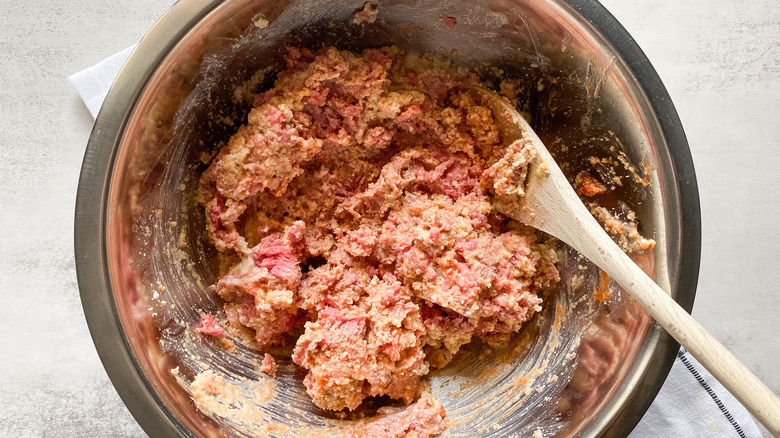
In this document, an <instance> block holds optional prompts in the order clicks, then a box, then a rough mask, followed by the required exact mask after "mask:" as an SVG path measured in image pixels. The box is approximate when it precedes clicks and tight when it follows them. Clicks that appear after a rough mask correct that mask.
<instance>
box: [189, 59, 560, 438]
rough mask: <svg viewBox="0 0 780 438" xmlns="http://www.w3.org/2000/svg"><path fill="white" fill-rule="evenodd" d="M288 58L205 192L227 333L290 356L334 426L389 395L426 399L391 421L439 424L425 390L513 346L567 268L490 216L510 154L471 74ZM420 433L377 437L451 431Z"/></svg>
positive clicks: (408, 63) (433, 63)
mask: <svg viewBox="0 0 780 438" xmlns="http://www.w3.org/2000/svg"><path fill="white" fill-rule="evenodd" d="M285 59H286V68H285V69H284V70H283V71H281V72H280V73H279V75H278V79H277V81H276V83H275V86H274V87H273V88H272V89H271V90H270V91H266V92H264V93H261V94H259V95H258V96H257V97H256V98H255V101H254V108H253V109H252V111H251V112H250V114H249V117H248V123H247V124H245V125H244V126H242V127H241V128H239V129H238V132H237V133H236V134H235V135H234V136H233V137H232V138H231V139H230V141H229V142H228V144H227V145H226V146H224V147H223V148H222V150H221V151H220V152H219V154H218V155H217V156H216V157H215V159H214V160H213V162H212V163H211V165H210V166H209V168H208V169H207V170H206V171H205V172H204V174H203V176H202V178H201V186H200V199H201V203H202V204H203V206H204V207H205V210H206V218H207V224H208V225H207V231H208V234H209V236H210V237H211V239H213V241H214V245H215V247H216V249H217V250H218V251H219V252H220V253H221V255H222V261H223V266H224V270H223V275H222V277H221V279H220V280H219V282H218V283H217V285H216V290H217V293H218V294H219V295H220V296H221V297H222V298H223V299H224V300H225V305H224V310H225V313H226V316H227V324H229V325H230V327H232V328H240V329H241V330H244V331H245V332H247V333H251V334H252V335H253V336H254V338H255V339H256V341H257V344H258V345H259V346H260V347H265V346H270V345H275V344H282V343H284V342H286V341H292V342H295V349H294V353H293V361H294V362H295V363H296V364H298V365H300V366H301V367H303V368H305V369H306V370H308V374H307V375H306V377H305V379H304V383H305V385H306V389H307V391H308V393H309V394H310V395H311V397H312V399H313V401H314V403H316V404H317V405H318V406H320V407H321V408H323V409H329V410H341V409H345V408H346V409H355V408H357V407H358V406H359V405H360V404H361V402H362V401H363V400H364V399H365V398H366V397H370V396H381V395H386V396H389V397H391V398H395V399H402V400H404V401H405V402H406V403H407V404H411V403H414V402H415V400H417V402H416V403H415V404H413V405H411V406H413V407H410V408H408V409H407V410H405V411H402V412H400V413H396V414H394V415H393V416H390V417H388V418H394V417H395V416H397V417H398V418H416V417H420V416H426V415H427V416H429V417H430V415H432V414H431V412H434V413H435V414H436V415H433V416H432V417H430V418H428V417H426V418H427V419H426V420H425V421H426V422H428V423H430V424H438V425H441V424H443V423H442V422H441V421H442V420H441V417H443V415H444V413H443V411H442V410H441V406H440V405H438V403H436V402H435V401H431V400H429V399H428V398H426V397H430V395H421V394H424V393H422V392H421V383H422V379H423V378H424V377H425V375H426V374H427V373H428V372H429V370H430V369H432V368H438V367H442V366H444V365H446V364H447V362H449V361H450V360H451V359H452V357H453V355H454V354H456V353H457V352H458V350H459V349H460V348H461V346H463V345H464V344H466V343H468V342H470V341H472V340H473V339H475V338H481V339H483V340H486V341H488V342H490V343H500V342H502V341H505V340H506V339H508V337H509V335H511V333H513V332H515V331H517V330H518V329H519V328H520V327H521V326H522V325H523V323H524V322H526V321H527V320H528V319H529V318H530V317H531V316H532V314H533V313H534V312H535V311H537V310H539V308H540V307H539V306H540V304H541V299H540V297H539V292H540V291H541V290H542V289H544V288H546V287H549V286H551V285H552V284H554V283H555V282H557V281H558V272H557V270H556V268H555V262H556V258H555V253H554V252H553V251H552V250H551V249H550V248H549V247H548V246H546V245H542V244H540V243H538V242H537V238H536V236H535V235H534V233H533V232H532V231H529V230H528V229H527V228H525V227H523V226H521V225H520V224H518V223H516V222H514V221H511V220H509V219H507V218H506V217H503V216H502V215H500V214H499V213H498V212H496V211H495V210H494V209H493V208H492V206H491V203H490V201H489V195H490V193H489V192H488V187H493V186H494V185H493V181H492V178H493V177H494V176H495V174H496V173H497V172H496V171H495V170H493V171H491V170H490V169H491V166H493V165H495V164H496V163H498V162H499V161H500V159H501V158H502V157H503V156H504V153H505V152H506V148H504V147H502V146H501V143H500V140H501V139H500V135H499V131H498V129H497V127H496V125H495V123H494V120H493V117H492V113H491V111H490V109H489V108H487V107H485V106H481V105H479V103H478V102H475V100H474V98H473V97H472V96H471V95H470V94H469V93H468V92H467V91H465V90H463V89H462V88H461V87H462V86H463V85H469V84H472V85H473V84H477V83H478V79H477V77H476V76H475V75H473V74H472V73H470V72H468V71H467V70H464V69H459V68H455V67H453V66H452V65H450V64H449V63H448V62H446V61H444V60H442V59H440V58H437V57H434V56H430V55H418V54H412V53H402V52H401V51H399V50H398V49H396V48H393V47H386V48H382V49H369V50H366V51H364V52H363V53H361V54H355V53H351V52H346V51H338V50H336V49H334V48H324V49H321V50H318V51H310V50H308V49H298V48H289V49H288V52H287V55H286V58H285ZM296 329H303V334H302V335H301V336H300V337H299V338H298V339H297V340H295V339H292V338H291V337H290V335H291V334H292V333H293V332H294V331H295V330H296ZM420 400H422V402H421V401H420ZM432 406H433V407H434V408H435V409H429V408H431V407H432ZM429 414H430V415H429ZM434 417H435V418H434ZM429 420H430V421H429ZM421 421H422V420H421ZM390 423H393V424H390ZM426 424H427V423H426ZM377 427H380V428H385V426H382V425H379V426H377ZM414 427H416V426H414V425H409V424H407V425H406V426H404V425H403V422H399V423H398V424H396V422H395V421H389V422H388V425H387V428H392V429H393V430H396V428H403V431H401V429H398V430H399V431H398V432H392V433H389V432H387V433H385V435H381V434H380V435H371V436H393V437H396V436H397V437H401V436H430V435H433V434H438V433H439V432H440V430H439V426H436V427H432V428H430V430H433V431H436V430H438V432H433V433H431V434H428V435H425V434H422V433H417V432H414V433H412V432H408V430H412V429H413V428H414ZM442 428H443V426H442ZM383 430H384V429H383ZM388 430H389V429H388ZM410 433H411V435H410ZM356 436H363V435H356ZM365 436H368V435H365Z"/></svg>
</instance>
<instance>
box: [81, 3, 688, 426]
mask: <svg viewBox="0 0 780 438" xmlns="http://www.w3.org/2000/svg"><path fill="white" fill-rule="evenodd" d="M563 1H565V2H566V3H568V4H569V6H570V7H571V8H573V10H575V11H576V12H577V13H579V14H580V15H582V16H583V18H585V20H587V21H588V22H589V23H590V24H591V25H592V26H593V27H594V28H595V29H596V30H597V31H598V32H600V33H601V35H602V36H603V37H604V39H605V40H606V41H608V42H609V43H610V44H612V46H613V48H614V49H615V51H616V52H617V53H618V54H619V55H620V56H621V57H622V58H623V60H624V61H625V62H626V64H627V65H628V67H629V69H630V70H631V72H632V73H633V74H634V76H635V77H636V79H637V81H638V82H639V84H640V86H641V88H642V90H643V91H644V92H645V93H646V96H647V98H648V100H649V102H650V104H651V106H652V108H653V110H654V112H655V114H656V115H663V116H662V117H657V119H658V122H659V124H660V126H661V129H662V131H663V134H664V136H665V139H666V144H667V146H668V152H669V154H670V156H671V159H672V165H673V166H674V172H675V174H676V175H677V179H676V181H677V189H678V194H679V200H680V212H681V218H680V219H681V222H680V223H681V227H682V229H681V236H682V237H681V242H680V266H679V271H678V272H680V275H679V278H678V281H677V284H675V285H673V286H674V287H673V289H674V290H676V292H677V294H676V297H675V299H676V300H677V302H678V303H679V304H680V305H681V306H682V307H683V308H684V309H686V310H687V311H688V312H690V311H691V309H692V307H693V301H694V298H695V294H696V284H697V281H698V275H699V265H700V255H701V213H700V205H699V193H698V186H697V183H696V176H695V171H694V167H693V159H692V157H691V153H690V148H689V146H688V141H687V139H686V136H685V133H684V131H683V128H682V124H681V122H680V119H679V116H678V114H677V111H676V109H675V107H674V104H673V103H672V101H671V98H670V96H669V94H668V92H667V90H666V88H665V87H664V85H663V83H662V82H661V79H660V77H659V76H658V74H657V72H656V71H655V69H654V68H653V66H652V65H651V63H650V61H649V60H648V58H647V56H646V55H645V54H644V52H642V50H641V49H640V48H639V46H638V44H637V43H636V41H635V40H634V39H633V38H632V37H631V36H630V35H629V33H628V32H627V31H626V30H625V28H623V26H622V25H621V24H620V23H619V22H618V21H617V19H615V17H614V16H612V15H611V14H610V13H609V12H608V11H607V10H606V9H605V8H604V7H603V6H602V5H601V4H600V3H598V2H597V1H596V0H563ZM222 3H223V0H206V1H179V2H177V3H176V4H174V5H173V6H172V7H171V8H170V9H169V10H168V11H167V12H166V13H165V14H164V15H163V16H162V17H161V18H160V19H159V20H158V21H157V23H156V24H155V25H154V26H153V27H152V28H151V29H150V30H149V32H148V33H147V34H146V35H145V36H144V38H143V39H142V40H141V42H140V43H139V45H138V49H136V51H134V55H135V56H134V55H131V56H130V58H129V59H128V61H127V63H126V64H125V66H124V67H123V68H122V69H121V71H120V72H119V74H118V76H117V78H116V80H115V81H114V84H113V86H112V87H111V90H110V91H109V93H108V95H107V97H106V100H105V102H104V105H103V107H102V108H101V111H100V113H99V114H98V117H97V119H96V121H95V124H94V127H93V130H92V133H91V135H90V139H89V142H88V144H87V148H86V152H85V154H84V160H83V164H82V167H81V174H80V178H79V184H78V193H77V198H76V209H75V221H74V249H75V256H76V257H75V259H76V273H77V277H78V284H79V290H80V295H81V301H82V306H83V308H84V315H85V318H86V320H87V325H88V327H89V330H90V334H91V336H92V340H93V342H94V344H95V347H96V349H97V351H98V355H99V356H100V360H101V362H102V363H103V366H104V368H105V370H106V372H107V374H108V376H109V378H110V380H111V382H112V384H113V385H114V388H115V389H116V390H117V392H118V394H119V396H120V397H121V399H122V401H123V402H124V403H125V405H126V406H127V408H128V410H129V411H130V412H131V414H132V415H133V417H134V418H135V419H136V421H137V422H138V423H139V425H140V426H141V427H142V428H143V429H144V431H145V432H146V433H147V434H149V435H150V436H155V437H178V436H188V437H189V436H194V434H193V433H192V432H190V431H188V430H187V429H186V428H185V427H184V425H183V424H182V423H181V422H179V421H178V420H177V419H176V418H175V416H174V415H173V413H172V412H171V411H170V410H169V409H167V408H166V407H165V406H164V405H163V403H162V401H161V400H160V398H159V396H158V395H157V393H156V392H155V390H154V388H153V386H152V384H151V383H150V382H149V381H148V379H147V378H146V377H145V375H144V373H143V371H142V369H141V367H140V365H139V363H138V360H137V358H135V356H134V355H133V353H132V348H131V346H130V340H128V339H127V336H126V335H125V333H124V331H123V330H122V327H121V323H120V319H119V315H118V313H117V309H116V305H115V303H114V299H113V292H112V287H111V284H110V277H109V273H108V260H107V255H106V250H105V249H106V233H105V231H106V227H105V225H106V221H107V216H108V215H109V214H111V213H112V212H109V211H107V209H106V208H105V206H106V205H107V201H108V193H109V184H110V181H111V175H112V170H113V163H114V157H115V156H116V153H117V151H118V145H119V143H120V140H121V136H122V133H123V131H124V127H125V124H126V123H127V121H128V119H129V117H130V115H131V114H132V109H133V108H134V106H135V103H136V102H137V100H138V98H139V97H140V96H141V94H142V93H143V90H144V88H145V86H146V84H147V82H148V80H149V79H150V78H151V76H152V75H153V73H154V71H155V70H156V69H157V67H158V66H159V65H160V64H161V63H162V62H163V60H164V59H165V57H166V56H167V53H168V52H169V50H170V49H171V48H172V47H173V46H175V44H176V43H177V42H178V41H179V40H180V39H181V38H182V37H183V36H184V35H185V34H186V33H187V32H188V31H189V30H191V29H192V28H193V27H194V26H195V25H196V24H197V23H198V22H200V20H201V19H202V18H204V17H205V16H207V15H208V14H209V13H211V12H212V11H213V10H214V9H216V8H217V7H218V6H219V5H220V4H222ZM141 52H142V53H144V56H140V55H138V54H139V53H141ZM109 145H110V146H109ZM681 176H683V177H684V178H685V179H684V180H681V179H680V178H681ZM655 330H656V331H658V332H659V336H658V341H657V342H656V345H655V348H654V349H653V350H654V351H653V354H652V356H653V357H655V358H656V359H661V360H654V361H652V363H651V364H650V365H649V366H648V369H647V370H645V375H644V377H643V382H644V383H645V384H646V385H647V386H648V388H645V389H646V390H644V391H637V390H636V388H635V391H634V394H633V395H632V396H631V399H630V401H629V402H628V403H627V404H626V405H625V406H624V408H623V409H622V411H621V412H620V413H619V414H618V415H617V416H616V417H615V418H614V419H613V421H612V425H611V426H609V427H608V428H607V429H606V430H605V431H603V432H604V433H603V434H604V435H608V436H625V435H628V433H629V432H630V431H631V430H632V429H633V428H634V426H635V425H636V424H637V423H638V422H639V420H640V419H641V417H642V415H643V414H644V412H645V411H646V410H647V408H648V407H649V406H650V404H651V403H652V401H653V400H654V399H655V396H656V394H657V393H658V391H659V390H660V388H661V385H662V384H663V382H664V380H665V378H666V375H667V374H668V372H669V370H670V369H671V366H672V364H673V362H674V358H675V357H676V353H677V351H678V349H679V344H677V342H676V341H674V339H672V338H671V336H669V335H668V334H667V333H666V332H663V331H661V330H660V329H658V328H656V329H655ZM117 340H119V341H120V342H121V344H122V346H121V347H119V348H118V346H117ZM648 354H649V353H648ZM648 379H650V380H652V381H650V382H647V380H648ZM618 420H619V421H618Z"/></svg>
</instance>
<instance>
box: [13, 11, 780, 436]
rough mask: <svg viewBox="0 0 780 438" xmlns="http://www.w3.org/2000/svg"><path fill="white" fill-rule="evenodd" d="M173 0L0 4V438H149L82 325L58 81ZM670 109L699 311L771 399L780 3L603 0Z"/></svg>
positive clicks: (79, 137) (65, 97)
mask: <svg viewBox="0 0 780 438" xmlns="http://www.w3.org/2000/svg"><path fill="white" fill-rule="evenodd" d="M171 3H172V1H171V0H162V1H159V0H157V1H156V0H134V1H132V2H96V1H86V0H67V1H65V0H52V1H48V2H44V1H41V0H33V1H29V2H13V1H10V0H0V11H2V16H3V26H2V29H0V53H2V54H3V56H2V58H3V60H2V62H1V63H0V153H1V154H2V157H3V160H2V161H0V187H2V190H0V205H2V208H0V230H2V233H1V234H0V253H2V254H3V257H1V258H0V293H1V294H2V299H3V303H4V305H3V306H0V327H1V328H2V331H1V332H2V337H0V352H2V354H0V370H1V371H2V372H3V373H4V376H3V379H2V383H0V436H14V437H48V436H52V437H55V436H56V437H60V436H67V437H101V436H111V437H142V436H144V433H143V431H142V430H141V429H140V428H139V427H138V426H137V425H136V423H135V421H134V420H133V418H132V417H131V416H130V414H129V413H128V411H127V410H126V409H125V407H124V405H123V404H122V402H121V400H120V399H119V397H118V396H117V394H116V392H115V391H114V389H113V387H112V386H111V383H110V382H109V381H108V378H107V377H106V374H105V372H104V371H103V368H102V366H101V364H100V361H99V360H98V357H97V354H96V353H95V350H94V347H93V345H92V341H91V339H90V337H89V332H88V331H87V326H86V323H85V321H84V316H83V312H82V310H81V303H80V301H79V296H78V288H77V285H76V275H75V268H74V262H73V250H72V247H73V238H72V236H73V208H74V203H75V196H76V186H77V182H78V175H79V167H80V164H81V159H82V156H83V153H84V147H85V145H86V142H87V138H88V137H89V132H90V128H91V125H92V119H91V118H90V116H89V113H88V112H87V110H86V109H85V108H84V107H83V105H82V103H81V102H80V100H79V98H78V96H77V95H76V93H75V91H74V90H73V88H72V87H71V86H70V83H69V82H68V81H67V76H68V75H70V74H72V73H75V72H76V71H78V70H81V69H83V68H85V67H88V66H90V65H92V64H94V63H96V62H98V61H100V60H101V59H103V58H105V57H107V56H109V55H111V54H113V53H115V52H117V51H119V50H122V49H124V48H125V47H127V46H129V45H131V44H133V43H135V42H136V41H137V40H138V39H139V38H140V37H141V36H142V35H143V33H144V32H145V30H146V29H148V28H149V27H150V26H151V25H152V24H153V23H154V21H155V20H156V19H157V17H159V16H160V15H161V14H162V13H163V12H164V11H165V10H166V9H167V8H168V7H169V6H170V5H171ZM603 3H604V4H605V6H606V7H607V8H608V9H609V10H610V11H611V12H612V13H613V14H614V15H615V16H616V17H617V18H618V20H620V21H621V23H622V24H623V25H624V26H625V27H626V28H627V29H628V31H629V32H630V33H631V34H632V35H633V36H634V38H636V40H637V41H638V43H639V45H640V46H641V47H642V48H643V50H644V51H645V53H646V54H647V55H648V57H649V58H650V60H651V62H652V63H653V65H654V66H655V68H656V69H657V70H658V73H659V74H660V76H661V78H662V79H663V81H664V83H665V85H666V87H667V89H668V90H669V94H670V95H671V96H672V99H673V100H674V102H675V105H676V106H677V110H678V111H679V113H680V118H681V119H682V122H683V125H684V126H685V130H686V133H687V135H688V139H689V142H690V145H691V150H692V153H693V158H694V161H695V164H696V170H697V173H698V180H699V185H700V191H701V197H702V222H703V245H702V253H703V255H702V269H701V276H700V280H699V292H698V296H697V299H696V305H695V308H694V316H695V317H696V318H697V319H699V320H700V321H701V322H702V323H703V324H704V326H705V327H707V328H708V329H709V330H710V331H712V333H713V334H714V335H715V336H716V337H717V338H718V339H720V340H721V341H722V342H724V343H725V344H726V346H727V347H728V348H729V349H731V350H732V351H733V352H734V354H735V355H736V356H737V357H739V358H740V359H741V360H743V361H744V362H745V364H746V365H747V366H748V367H749V368H750V369H752V370H754V371H755V372H756V373H757V374H758V376H759V377H760V378H761V379H762V380H764V381H765V382H766V383H767V384H768V385H769V386H770V388H772V389H773V390H774V391H775V392H776V393H780V374H778V373H777V372H776V369H777V364H778V363H780V348H778V347H777V345H778V343H777V339H776V334H777V333H778V332H780V318H778V317H777V315H776V313H777V312H778V310H780V294H778V293H777V291H778V290H780V269H778V263H779V262H778V258H777V256H776V252H777V248H780V234H779V233H777V232H776V231H775V223H776V222H777V217H778V216H780V190H778V189H777V187H778V185H780V176H778V175H779V174H778V172H777V170H776V167H777V164H776V163H777V162H778V161H780V140H778V139H779V138H780V123H778V122H777V121H776V119H777V116H778V108H779V107H780V43H778V41H780V7H779V6H778V4H777V3H776V1H775V0H755V1H753V2H750V4H749V5H748V4H745V3H744V2H738V1H736V0H717V1H715V0H697V1H689V2H680V1H678V0H604V1H603Z"/></svg>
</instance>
